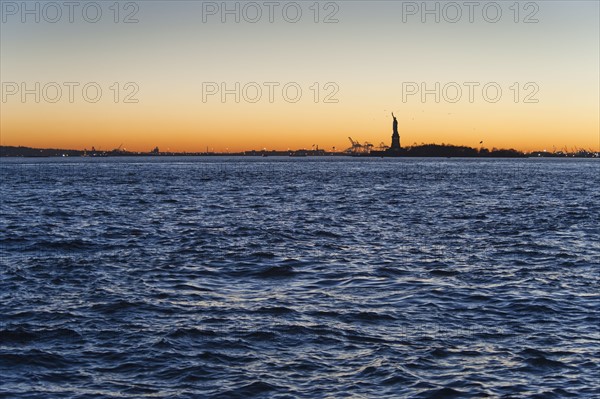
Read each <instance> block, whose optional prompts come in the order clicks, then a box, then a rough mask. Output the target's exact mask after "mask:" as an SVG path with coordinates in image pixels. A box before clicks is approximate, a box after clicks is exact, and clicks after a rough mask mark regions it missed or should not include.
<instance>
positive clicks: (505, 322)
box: [0, 158, 600, 398]
mask: <svg viewBox="0 0 600 399" xmlns="http://www.w3.org/2000/svg"><path fill="white" fill-rule="evenodd" d="M599 166H600V163H599V162H598V161H597V160H596V161H594V160H556V161H554V160H528V159H525V160H496V161H494V160H418V159H403V160H390V159H364V160H360V159H316V160H315V159H311V158H305V159H287V158H280V159H278V158H265V159H258V158H257V159H250V158H246V159H239V158H238V159H234V158H231V159H226V158H164V159H162V158H161V159H150V158H139V159H136V158H122V159H109V158H106V159H67V160H64V159H46V160H43V159H42V160H36V159H19V160H2V161H1V163H0V178H1V180H0V182H1V189H2V198H1V201H2V202H1V208H0V209H1V219H0V244H1V246H0V255H1V256H0V264H1V267H0V376H1V378H0V396H2V397H7V398H55V397H56V398H61V397H64V398H95V397H119V398H139V397H145V396H147V397H168V398H192V397H194V398H196V397H198V398H199V397H222V398H248V397H278V398H293V397H306V398H309V397H315V398H318V397H332V398H343V397H368V398H379V397H417V398H421V397H422V398H447V397H473V398H481V397H486V396H489V397H504V398H509V397H510V398H525V397H530V398H533V397H536V398H537V397H539V398H559V397H577V398H586V397H587V398H593V397H598V396H597V395H599V390H600V383H599V379H600V330H599V324H600V317H599V309H600V270H599V264H600V255H599V254H600V245H599V242H600V231H599V229H600V228H599V226H600V198H599V197H600V190H599V189H598V187H599V186H600V184H599V183H600V181H599V176H600V173H599V172H600V168H599Z"/></svg>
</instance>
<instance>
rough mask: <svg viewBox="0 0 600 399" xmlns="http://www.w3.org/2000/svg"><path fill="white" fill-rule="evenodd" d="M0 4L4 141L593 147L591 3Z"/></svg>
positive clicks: (598, 134)
mask: <svg viewBox="0 0 600 399" xmlns="http://www.w3.org/2000/svg"><path fill="white" fill-rule="evenodd" d="M73 4H75V5H73ZM0 6H1V7H0V9H1V12H2V15H1V26H0V80H1V82H2V99H1V103H0V106H1V109H0V133H1V134H0V143H1V144H2V145H24V146H32V147H44V148H76V149H84V148H88V149H90V148H91V147H92V146H94V147H95V148H96V149H106V150H108V149H113V148H116V147H119V146H120V145H121V144H123V148H126V149H127V150H132V151H149V150H151V149H152V148H154V147H155V146H158V147H159V148H160V149H161V150H163V151H166V150H170V151H205V150H206V149H207V148H208V149H209V150H211V151H242V150H249V149H264V148H266V149H268V150H272V149H278V150H285V149H288V148H291V149H298V148H312V146H313V145H315V146H317V145H318V146H319V148H323V149H327V150H330V149H332V148H333V147H335V148H336V149H337V150H343V149H345V148H347V147H349V146H350V143H349V141H348V137H352V138H353V139H354V140H356V141H359V142H366V141H368V142H370V143H373V144H375V145H376V146H377V145H379V143H382V142H383V143H385V144H387V145H389V144H390V141H391V134H392V117H391V113H392V112H393V113H394V114H395V115H396V117H397V118H398V122H399V130H400V135H401V144H402V145H403V146H409V145H414V144H415V143H416V144H421V143H446V144H456V145H467V146H472V147H479V145H480V142H481V141H483V142H484V144H483V145H484V146H485V147H488V148H493V147H497V148H515V149H519V150H523V151H530V150H548V151H552V150H553V149H556V150H562V149H564V148H567V149H568V150H572V149H574V148H585V149H592V150H595V151H597V150H599V149H600V126H599V123H600V115H599V112H600V111H599V110H600V78H599V71H600V56H599V51H600V50H599V49H600V43H599V41H600V39H599V38H600V31H599V19H600V9H599V2H598V1H596V0H592V1H538V2H527V1H521V2H516V1H497V2H487V1H484V2H476V1H475V2H470V3H469V2H463V1H459V2H448V1H443V2H435V1H427V2H422V1H419V2H405V1H337V2H328V1H320V2H316V1H297V2H287V1H282V2H279V1H270V2H269V1H257V2H249V1H242V2H221V1H219V2H202V1H189V0H188V1H168V2H167V1H160V0H157V1H152V0H151V1H148V0H146V1H137V2H127V1H121V2H115V1H98V2H88V1H77V2H71V3H69V2H60V1H58V2H47V1H41V2H37V1H28V2H26V3H24V2H21V1H18V2H12V1H5V0H2V1H0ZM36 19H37V21H36ZM436 19H437V20H436Z"/></svg>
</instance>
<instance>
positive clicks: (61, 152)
mask: <svg viewBox="0 0 600 399" xmlns="http://www.w3.org/2000/svg"><path fill="white" fill-rule="evenodd" d="M198 156H204V157H206V156H208V157H292V158H294V157H324V156H336V157H338V156H339V157H349V158H599V157H600V153H598V152H591V151H585V150H579V151H578V152H574V153H564V152H547V151H534V152H530V153H523V152H520V151H516V150H513V149H509V150H505V149H500V150H498V149H492V150H487V149H485V148H481V149H475V148H471V147H464V146H453V145H438V144H426V145H420V146H414V147H407V148H403V149H402V150H401V152H400V153H395V154H390V153H387V152H385V151H372V152H370V153H348V152H329V151H325V150H319V149H317V150H304V149H300V150H289V151H267V150H251V151H244V152H235V153H219V152H161V151H159V150H158V148H156V149H154V150H153V151H150V152H134V151H124V150H120V149H117V150H112V151H101V150H91V151H90V150H68V149H54V148H31V147H22V146H19V147H13V146H0V158H63V157H82V158H83V157H91V158H105V157H198Z"/></svg>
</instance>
